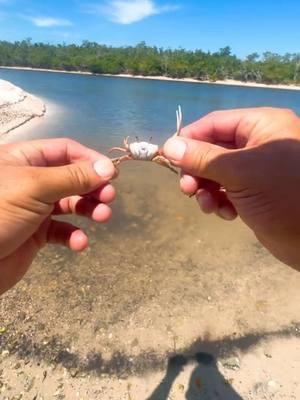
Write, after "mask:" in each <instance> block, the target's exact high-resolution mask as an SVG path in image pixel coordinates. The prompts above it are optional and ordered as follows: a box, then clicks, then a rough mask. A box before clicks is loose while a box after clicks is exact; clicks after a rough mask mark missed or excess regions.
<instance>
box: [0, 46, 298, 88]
mask: <svg viewBox="0 0 300 400" xmlns="http://www.w3.org/2000/svg"><path fill="white" fill-rule="evenodd" d="M0 65H2V66H19V67H32V68H45V69H55V70H67V71H71V70H72V71H86V72H92V73H99V74H132V75H143V76H166V77H171V78H194V79H198V80H210V81H216V80H224V79H236V80H241V81H252V82H262V83H284V84H291V83H293V84H299V83H300V53H287V54H284V55H280V54H276V53H271V52H265V53H263V54H262V55H259V54H257V53H253V54H250V55H249V56H247V57H246V58H245V59H243V60H242V59H240V58H238V57H237V56H235V55H234V54H232V51H231V48H230V47H229V46H227V47H224V48H221V49H220V50H219V51H217V52H204V51H202V50H194V51H190V50H184V49H175V50H171V49H164V48H158V47H151V46H147V45H146V43H145V42H141V43H139V44H138V45H136V46H126V47H111V46H106V45H103V44H98V43H95V42H89V41H83V42H82V44H81V45H75V44H68V45H67V44H58V45H53V44H46V43H33V42H32V41H31V39H26V40H23V41H18V42H14V43H11V42H7V41H0Z"/></svg>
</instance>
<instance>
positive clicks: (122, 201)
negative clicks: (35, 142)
mask: <svg viewBox="0 0 300 400" xmlns="http://www.w3.org/2000/svg"><path fill="white" fill-rule="evenodd" d="M116 186H117V189H118V193H119V195H118V198H117V201H116V203H115V204H114V206H113V208H114V217H113V219H112V220H111V222H110V223H109V224H107V225H96V224H93V223H90V222H88V221H87V220H80V224H81V226H84V227H85V228H86V229H87V231H88V232H89V233H90V248H89V249H88V250H87V251H86V252H84V253H83V254H81V255H76V254H72V253H71V252H69V251H67V250H63V249H59V248H55V247H48V248H45V249H44V250H43V251H42V252H41V253H40V255H39V257H38V258H37V260H36V261H35V263H34V265H33V267H32V269H31V270H30V272H29V274H28V275H27V276H26V278H25V279H24V280H23V281H22V282H21V283H20V284H19V285H17V287H15V288H14V289H13V290H11V291H10V292H8V293H7V294H5V295H4V296H3V297H2V298H1V300H0V313H1V322H0V327H2V331H3V332H2V333H1V334H0V345H1V350H0V371H1V370H2V372H1V373H0V392H1V391H2V392H1V396H2V398H7V399H13V398H20V397H13V396H19V395H20V394H22V399H26V400H27V399H30V400H32V399H33V398H34V399H36V400H38V399H44V400H46V399H50V398H53V396H54V398H59V399H64V398H66V399H72V400H73V399H77V398H78V399H89V400H93V399H101V400H108V399H126V400H143V399H148V400H167V399H173V400H177V399H188V400H196V399H199V398H201V399H204V400H206V399H218V398H220V399H225V400H227V399H228V400H240V399H244V400H245V399H255V400H258V399H259V400H261V399H297V398H300V390H299V378H298V372H299V366H300V365H299V363H300V337H299V335H300V324H299V322H300V316H299V303H300V291H299V286H300V274H299V273H297V272H295V271H293V270H291V269H289V268H287V267H285V266H283V265H282V264H280V263H279V262H277V261H276V260H275V259H274V258H273V257H271V256H270V255H269V254H268V253H267V252H266V251H265V250H264V249H263V248H262V247H261V246H260V245H259V244H258V243H257V241H256V239H255V238H254V236H253V235H252V233H251V232H250V231H249V230H248V229H247V228H246V227H244V225H242V224H241V222H240V221H236V222H234V223H229V222H224V221H220V220H219V219H217V218H216V217H213V216H204V215H203V214H201V213H200V212H199V210H198V207H197V204H196V203H195V201H194V200H193V199H189V198H186V197H185V196H183V195H182V194H181V193H179V191H178V183H177V178H176V177H175V176H174V175H173V174H172V173H170V172H169V171H168V170H165V169H162V168H160V167H158V166H156V165H152V164H150V163H149V164H148V163H128V164H124V165H122V169H121V174H120V177H119V178H118V180H117V182H116ZM71 219H72V220H74V218H71ZM75 221H76V218H75ZM77 222H78V221H77ZM297 371H298V372H297ZM1 384H2V388H1ZM35 396H36V397H35Z"/></svg>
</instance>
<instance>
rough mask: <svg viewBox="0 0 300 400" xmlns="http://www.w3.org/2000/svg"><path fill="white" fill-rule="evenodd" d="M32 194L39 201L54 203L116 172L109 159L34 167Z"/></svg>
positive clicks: (102, 181)
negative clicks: (58, 165)
mask: <svg viewBox="0 0 300 400" xmlns="http://www.w3.org/2000/svg"><path fill="white" fill-rule="evenodd" d="M34 170H35V171H34V173H33V175H34V176H33V177H34V181H35V183H34V188H35V190H34V193H33V194H34V195H35V196H36V198H38V199H39V200H40V201H43V202H47V203H54V202H56V201H58V200H60V199H61V198H63V197H67V196H72V195H76V194H79V195H82V194H86V193H89V192H91V191H92V190H95V189H97V188H98V187H100V186H101V185H103V184H105V183H107V182H108V181H109V180H110V179H112V178H113V177H114V176H115V174H116V169H115V166H114V165H113V163H112V162H111V160H110V159H108V158H106V157H103V158H101V159H100V160H98V161H96V162H94V163H92V162H91V161H81V162H77V163H74V164H69V165H65V166H61V167H48V168H44V167H42V168H34Z"/></svg>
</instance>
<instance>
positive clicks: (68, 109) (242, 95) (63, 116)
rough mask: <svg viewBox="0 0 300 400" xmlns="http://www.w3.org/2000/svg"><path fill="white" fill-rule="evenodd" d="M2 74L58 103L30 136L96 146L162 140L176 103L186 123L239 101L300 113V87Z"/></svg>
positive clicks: (171, 129) (169, 131) (172, 122)
mask: <svg viewBox="0 0 300 400" xmlns="http://www.w3.org/2000/svg"><path fill="white" fill-rule="evenodd" d="M0 79H6V80H9V81H11V82H12V83H14V84H16V85H18V86H20V87H22V88H24V89H25V90H27V91H29V92H31V93H34V94H36V95H37V96H40V97H42V98H44V99H45V102H46V104H48V103H50V104H53V103H54V104H55V105H56V106H55V107H52V108H51V107H49V111H50V112H51V115H50V116H49V117H48V118H46V119H45V121H44V122H43V123H42V124H39V126H38V128H36V129H34V130H33V132H32V136H34V137H40V136H43V137H44V136H46V137H58V136H68V137H72V138H75V139H77V140H80V141H81V142H83V143H85V144H87V145H90V146H93V147H95V148H99V147H102V146H104V147H106V145H110V144H119V143H121V141H122V139H123V137H124V136H127V135H130V136H133V137H134V136H136V135H138V136H139V137H140V138H143V139H148V138H149V137H150V136H153V138H154V141H156V142H157V143H160V144H161V143H163V142H164V140H165V139H166V138H167V137H169V136H170V134H172V133H173V132H174V131H175V110H176V107H177V105H178V104H181V106H182V109H183V112H184V123H185V124H187V123H189V122H192V121H195V120H196V119H198V118H200V117H201V116H203V115H205V114H206V113H208V112H210V111H213V110H220V109H230V108H237V107H257V106H274V107H289V108H292V109H294V110H295V111H296V112H298V113H300V91H289V90H277V89H275V90H273V89H261V88H243V87H229V86H220V85H210V84H193V83H182V82H164V81H152V80H140V79H126V78H116V77H101V76H85V75H70V74H57V73H51V72H36V71H16V70H4V69H0ZM51 109H52V111H51Z"/></svg>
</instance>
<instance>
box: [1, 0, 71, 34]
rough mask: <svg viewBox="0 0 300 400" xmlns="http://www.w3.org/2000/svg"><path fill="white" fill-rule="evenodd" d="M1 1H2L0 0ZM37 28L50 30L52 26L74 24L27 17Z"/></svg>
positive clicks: (58, 19) (57, 19) (48, 18)
mask: <svg viewBox="0 0 300 400" xmlns="http://www.w3.org/2000/svg"><path fill="white" fill-rule="evenodd" d="M0 1H1V0H0ZM26 19H28V20H29V21H31V22H32V23H33V24H34V25H35V26H38V27H41V28H49V27H52V26H71V25H72V22H71V21H69V20H67V19H64V18H52V17H27V18H26Z"/></svg>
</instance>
